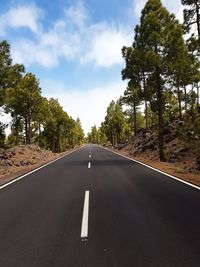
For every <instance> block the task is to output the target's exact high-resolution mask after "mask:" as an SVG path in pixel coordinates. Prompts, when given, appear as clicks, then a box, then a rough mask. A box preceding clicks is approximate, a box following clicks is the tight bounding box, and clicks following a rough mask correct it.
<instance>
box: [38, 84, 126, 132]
mask: <svg viewBox="0 0 200 267" xmlns="http://www.w3.org/2000/svg"><path fill="white" fill-rule="evenodd" d="M42 88H44V89H46V90H44V93H43V94H44V96H45V97H47V98H50V97H54V98H57V99H58V100H59V103H60V104H61V105H62V106H63V108H64V110H65V111H67V113H68V114H69V115H70V116H72V117H73V118H74V119H76V118H77V117H79V118H80V120H81V123H82V126H83V129H84V132H85V134H87V133H88V132H89V131H90V130H91V127H92V126H93V125H94V124H96V125H97V126H100V124H101V122H102V121H103V120H104V117H105V115H106V109H107V107H108V105H109V103H110V102H111V100H115V101H116V100H117V99H118V98H119V97H120V95H122V94H123V92H124V88H125V83H124V82H122V81H120V80H119V81H116V82H114V83H110V84H107V85H105V86H103V87H96V88H91V89H88V90H87V91H83V90H80V89H75V90H70V91H67V90H66V88H65V85H64V84H62V83H58V82H56V81H52V80H46V81H44V82H43V84H42ZM55 88H56V90H55ZM47 92H48V93H47Z"/></svg>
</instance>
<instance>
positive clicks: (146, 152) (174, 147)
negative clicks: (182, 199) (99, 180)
mask: <svg viewBox="0 0 200 267" xmlns="http://www.w3.org/2000/svg"><path fill="white" fill-rule="evenodd" d="M178 123H180V122H179V121H174V122H173V123H169V124H168V125H166V127H165V130H164V141H165V155H166V160H167V161H166V162H160V161H159V153H158V136H157V133H156V131H153V130H145V129H140V130H139V131H138V134H137V136H135V137H133V138H132V139H131V140H130V141H129V142H128V143H127V144H123V145H120V146H118V147H116V148H117V150H118V152H120V153H122V154H124V155H128V156H130V157H133V158H134V159H136V160H139V161H141V162H143V163H146V164H148V165H150V166H153V167H155V168H158V169H160V170H163V171H165V172H167V173H169V174H171V175H174V176H176V177H179V178H181V179H185V180H187V181H190V182H192V183H195V184H198V185H200V157H199V152H198V150H197V147H195V144H194V142H192V141H191V143H185V142H183V141H180V140H179V139H178V138H177V134H176V129H177V124H178Z"/></svg>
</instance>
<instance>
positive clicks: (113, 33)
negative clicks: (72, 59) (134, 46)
mask: <svg viewBox="0 0 200 267" xmlns="http://www.w3.org/2000/svg"><path fill="white" fill-rule="evenodd" d="M88 32H89V33H90V34H89V40H88V42H87V43H88V46H89V47H88V49H86V52H85V54H84V55H83V56H82V57H81V63H83V64H85V63H89V62H93V63H94V64H95V65H96V66H98V67H112V66H113V65H115V64H120V63H122V55H121V49H122V46H123V45H128V44H129V45H130V44H131V34H130V33H128V32H127V30H125V29H123V28H121V29H120V28H118V27H116V25H108V24H107V23H99V24H95V25H92V26H91V27H90V28H89V29H88Z"/></svg>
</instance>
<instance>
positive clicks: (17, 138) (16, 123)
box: [15, 116, 20, 146]
mask: <svg viewBox="0 0 200 267" xmlns="http://www.w3.org/2000/svg"><path fill="white" fill-rule="evenodd" d="M15 120H16V121H15V132H16V137H15V145H16V146H18V144H19V123H20V119H19V118H17V116H16V118H15Z"/></svg>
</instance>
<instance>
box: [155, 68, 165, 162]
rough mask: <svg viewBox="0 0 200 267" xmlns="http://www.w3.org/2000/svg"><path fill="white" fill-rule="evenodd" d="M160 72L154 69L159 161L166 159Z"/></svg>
mask: <svg viewBox="0 0 200 267" xmlns="http://www.w3.org/2000/svg"><path fill="white" fill-rule="evenodd" d="M160 79H161V78H160V72H159V70H157V71H156V87H157V88H156V89H157V92H156V93H157V101H158V141H159V156H160V161H166V159H165V156H164V139H163V127H164V119H163V97H162V88H161V80H160Z"/></svg>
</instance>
